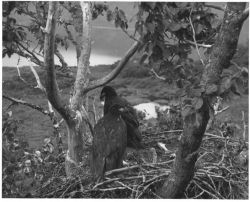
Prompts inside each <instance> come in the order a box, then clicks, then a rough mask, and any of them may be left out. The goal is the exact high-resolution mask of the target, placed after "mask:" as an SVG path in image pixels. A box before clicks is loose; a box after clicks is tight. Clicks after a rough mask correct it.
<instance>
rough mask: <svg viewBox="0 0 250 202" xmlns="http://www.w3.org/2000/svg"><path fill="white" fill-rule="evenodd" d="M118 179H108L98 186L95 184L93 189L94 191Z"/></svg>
mask: <svg viewBox="0 0 250 202" xmlns="http://www.w3.org/2000/svg"><path fill="white" fill-rule="evenodd" d="M119 179H120V178H113V179H108V180H106V181H103V182H100V183H98V184H96V185H95V186H94V187H93V189H96V188H97V187H99V186H101V185H104V184H107V183H110V182H114V181H116V180H119Z"/></svg>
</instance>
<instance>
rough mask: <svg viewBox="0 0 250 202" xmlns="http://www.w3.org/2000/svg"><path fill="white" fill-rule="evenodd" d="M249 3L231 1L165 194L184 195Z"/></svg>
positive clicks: (185, 122)
mask: <svg viewBox="0 0 250 202" xmlns="http://www.w3.org/2000/svg"><path fill="white" fill-rule="evenodd" d="M245 7H246V3H228V4H227V8H226V11H225V14H224V19H223V24H222V26H221V30H220V33H219V34H218V37H217V39H216V42H215V44H214V46H213V49H212V52H211V54H210V58H209V63H208V64H207V65H206V67H205V70H204V72H203V75H202V80H201V87H202V88H203V90H204V92H203V95H202V100H203V105H202V107H201V108H200V109H198V110H196V111H194V112H193V113H191V114H188V115H186V116H185V117H183V120H184V128H183V134H182V137H181V140H180V144H179V147H178V150H177V152H176V159H175V163H174V165H173V168H172V171H171V173H170V175H169V177H168V179H167V180H166V181H165V183H164V185H163V187H162V188H161V189H160V190H159V193H158V194H159V195H160V196H161V197H163V198H182V197H183V193H184V191H185V189H186V187H187V185H188V184H189V182H190V181H191V179H192V177H193V175H194V172H195V163H196V160H197V157H198V150H199V148H200V145H201V142H202V138H203V135H204V133H205V130H206V126H207V123H208V120H209V106H211V105H210V103H209V102H210V100H211V99H212V98H213V96H216V95H218V94H219V93H220V90H219V84H220V75H221V72H222V70H223V69H224V68H228V67H229V65H230V60H231V59H232V58H233V55H234V53H235V51H236V47H237V43H238V39H239V35H240V31H241V27H242V24H243V22H244V20H245V19H246V17H247V16H248V14H247V13H246V12H243V11H244V9H245Z"/></svg>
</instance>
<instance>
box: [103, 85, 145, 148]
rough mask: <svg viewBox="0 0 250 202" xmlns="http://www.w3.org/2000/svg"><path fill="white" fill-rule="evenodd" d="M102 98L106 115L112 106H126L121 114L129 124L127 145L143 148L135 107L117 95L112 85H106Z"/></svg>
mask: <svg viewBox="0 0 250 202" xmlns="http://www.w3.org/2000/svg"><path fill="white" fill-rule="evenodd" d="M100 100H101V101H104V115H105V114H107V113H109V111H110V108H111V106H113V105H114V104H118V105H120V106H122V107H123V108H124V110H123V111H122V112H121V116H122V118H123V120H124V121H125V123H126V126H127V146H128V147H132V148H134V149H142V148H143V145H142V143H141V140H142V137H141V132H140V130H139V121H138V120H137V115H136V111H135V109H134V108H133V107H132V105H131V104H130V103H129V102H128V101H127V100H126V99H124V98H122V97H120V96H118V95H117V93H116V91H115V89H114V88H112V87H111V86H105V87H104V88H103V89H102V91H101V95H100Z"/></svg>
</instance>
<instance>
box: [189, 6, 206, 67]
mask: <svg viewBox="0 0 250 202" xmlns="http://www.w3.org/2000/svg"><path fill="white" fill-rule="evenodd" d="M192 11H193V9H191V11H190V14H189V22H190V25H191V28H192V31H193V40H194V44H195V47H196V50H197V53H198V55H199V57H200V61H201V63H202V65H203V66H204V65H205V64H204V61H203V60H202V58H201V54H200V51H199V47H198V45H197V41H196V38H195V30H194V26H193V23H192V19H191V15H192Z"/></svg>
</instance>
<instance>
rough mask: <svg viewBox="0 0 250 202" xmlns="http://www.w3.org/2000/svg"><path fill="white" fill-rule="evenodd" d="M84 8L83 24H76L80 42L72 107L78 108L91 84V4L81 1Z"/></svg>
mask: <svg viewBox="0 0 250 202" xmlns="http://www.w3.org/2000/svg"><path fill="white" fill-rule="evenodd" d="M80 4H81V9H82V19H78V21H79V22H80V21H82V24H81V25H79V24H75V29H76V30H78V32H77V38H78V42H79V44H78V45H77V50H78V51H77V52H78V53H77V73H76V80H75V84H74V92H73V96H72V98H71V101H70V105H71V109H73V110H76V109H79V108H80V105H81V102H80V100H82V95H84V94H85V93H83V91H84V89H85V88H86V87H87V86H88V84H89V75H90V70H89V58H90V51H91V30H92V28H91V22H92V16H91V6H90V3H88V2H80Z"/></svg>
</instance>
